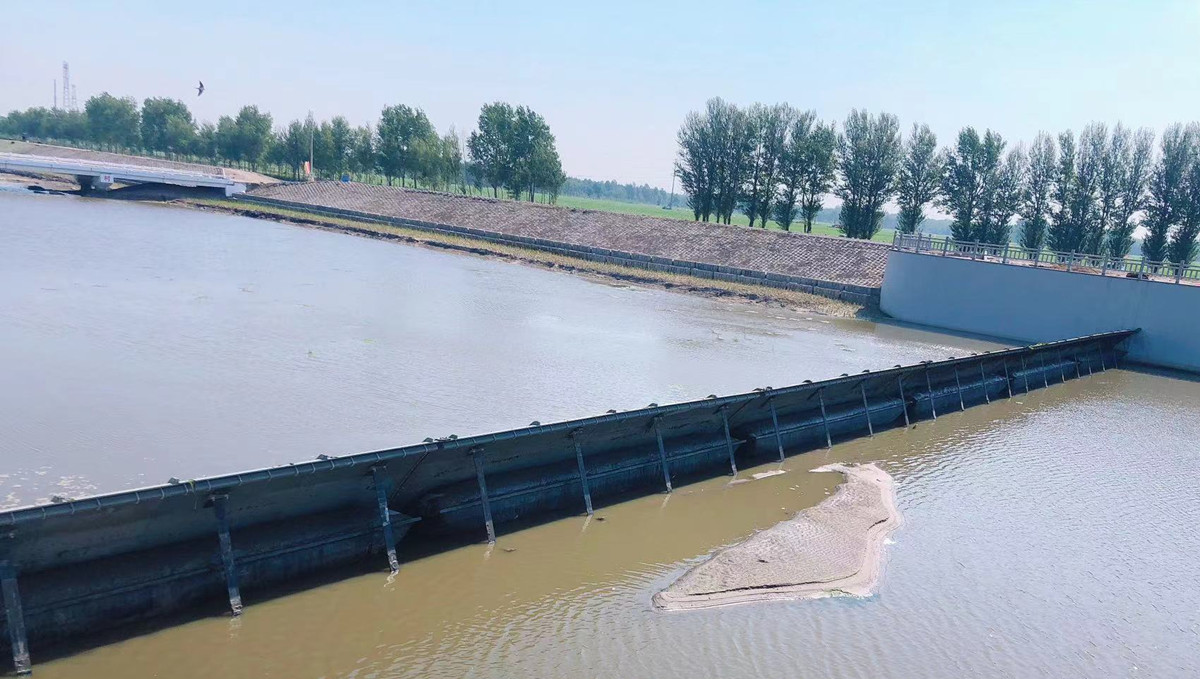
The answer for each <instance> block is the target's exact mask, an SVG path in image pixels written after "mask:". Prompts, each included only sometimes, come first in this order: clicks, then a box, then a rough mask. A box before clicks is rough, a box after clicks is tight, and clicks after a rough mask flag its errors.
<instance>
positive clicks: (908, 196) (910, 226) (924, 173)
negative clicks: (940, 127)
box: [896, 123, 942, 233]
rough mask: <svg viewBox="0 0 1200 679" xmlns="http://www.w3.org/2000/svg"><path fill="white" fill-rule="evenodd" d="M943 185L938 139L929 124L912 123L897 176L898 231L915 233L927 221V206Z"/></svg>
mask: <svg viewBox="0 0 1200 679" xmlns="http://www.w3.org/2000/svg"><path fill="white" fill-rule="evenodd" d="M941 184H942V158H941V156H939V155H938V152H937V137H936V136H935V135H934V134H933V132H932V131H931V130H930V129H929V126H928V125H917V124H915V123H914V124H913V127H912V133H911V134H910V135H909V138H908V140H907V141H906V142H905V144H904V160H903V162H902V163H901V164H900V172H899V174H898V175H897V177H896V203H897V204H898V205H899V206H900V215H899V217H898V219H897V228H898V229H899V230H900V232H901V233H916V232H917V231H918V230H920V228H921V222H923V221H925V206H926V205H927V204H929V203H930V202H932V201H933V199H934V198H936V197H937V195H938V191H939V190H940V189H941Z"/></svg>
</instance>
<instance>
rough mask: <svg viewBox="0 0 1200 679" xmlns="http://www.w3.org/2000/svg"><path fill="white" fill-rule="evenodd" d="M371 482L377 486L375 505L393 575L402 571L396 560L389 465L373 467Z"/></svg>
mask: <svg viewBox="0 0 1200 679" xmlns="http://www.w3.org/2000/svg"><path fill="white" fill-rule="evenodd" d="M371 482H372V483H373V484H374V486H375V503H376V505H378V510H379V528H380V530H382V531H383V548H384V550H385V551H386V552H387V560H388V566H389V567H390V568H391V569H392V572H393V573H396V572H398V571H399V570H400V562H399V561H398V560H397V559H396V535H395V533H393V532H392V510H391V509H389V508H388V487H387V486H388V480H387V465H384V464H377V465H375V466H373V467H371Z"/></svg>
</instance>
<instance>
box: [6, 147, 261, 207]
mask: <svg viewBox="0 0 1200 679" xmlns="http://www.w3.org/2000/svg"><path fill="white" fill-rule="evenodd" d="M213 169H214V171H213V172H199V171H193V170H180V169H175V168H164V167H151V166H148V165H138V164H135V163H114V162H105V161H97V160H85V159H81V158H55V157H51V156H36V155H26V154H19V153H0V170H17V171H23V172H47V173H51V174H67V175H74V176H76V177H93V178H96V179H100V180H102V181H103V182H104V183H106V184H112V183H114V182H120V183H126V184H172V185H175V186H188V187H209V188H219V189H224V191H225V195H227V196H230V195H233V194H236V193H244V192H245V191H246V185H245V183H243V182H238V181H235V180H233V179H230V178H228V177H226V176H225V174H224V173H223V172H222V171H221V170H220V169H219V168H213Z"/></svg>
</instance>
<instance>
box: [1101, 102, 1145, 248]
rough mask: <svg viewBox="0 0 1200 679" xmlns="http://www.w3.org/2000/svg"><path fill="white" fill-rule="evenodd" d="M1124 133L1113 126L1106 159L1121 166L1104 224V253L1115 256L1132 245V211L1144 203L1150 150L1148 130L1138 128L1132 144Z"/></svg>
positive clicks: (1121, 129)
mask: <svg viewBox="0 0 1200 679" xmlns="http://www.w3.org/2000/svg"><path fill="white" fill-rule="evenodd" d="M1127 136H1128V131H1127V130H1126V128H1124V127H1123V126H1121V125H1117V127H1116V129H1114V130H1113V138H1112V142H1110V144H1111V146H1110V148H1109V155H1110V157H1109V158H1108V159H1107V162H1108V163H1118V164H1120V166H1121V167H1122V168H1123V169H1121V170H1120V171H1119V175H1118V180H1117V182H1116V191H1117V194H1118V195H1117V197H1116V198H1115V203H1116V205H1115V206H1114V207H1113V208H1112V209H1111V217H1110V219H1109V220H1108V223H1107V224H1106V225H1105V226H1106V228H1107V229H1108V245H1107V247H1108V255H1109V256H1110V257H1113V258H1116V259H1120V258H1123V257H1125V256H1126V255H1128V254H1129V249H1130V248H1131V247H1132V246H1133V231H1134V229H1135V228H1137V224H1135V223H1134V221H1133V215H1134V214H1135V213H1137V212H1138V211H1139V210H1141V209H1142V207H1143V205H1144V204H1145V191H1146V180H1147V178H1148V177H1149V174H1150V165H1151V162H1152V161H1153V154H1154V132H1153V131H1152V130H1149V129H1146V128H1142V129H1140V130H1138V131H1137V133H1136V134H1135V135H1134V136H1133V142H1132V145H1131V144H1130V143H1129V142H1128V141H1127V140H1126V139H1125V137H1127ZM1118 137H1121V138H1122V139H1121V141H1120V142H1118V141H1117V140H1118ZM1118 145H1119V146H1120V147H1119V148H1118Z"/></svg>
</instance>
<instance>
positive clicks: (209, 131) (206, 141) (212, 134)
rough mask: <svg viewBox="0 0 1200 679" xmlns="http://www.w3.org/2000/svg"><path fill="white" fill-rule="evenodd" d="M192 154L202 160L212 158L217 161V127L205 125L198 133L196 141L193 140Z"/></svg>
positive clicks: (210, 124)
mask: <svg viewBox="0 0 1200 679" xmlns="http://www.w3.org/2000/svg"><path fill="white" fill-rule="evenodd" d="M192 153H195V154H196V155H198V156H200V157H201V158H211V159H212V160H216V159H217V156H218V151H217V126H216V125H213V124H212V123H204V124H202V125H201V126H200V129H199V130H198V131H197V132H196V137H195V139H193V140H192Z"/></svg>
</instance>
